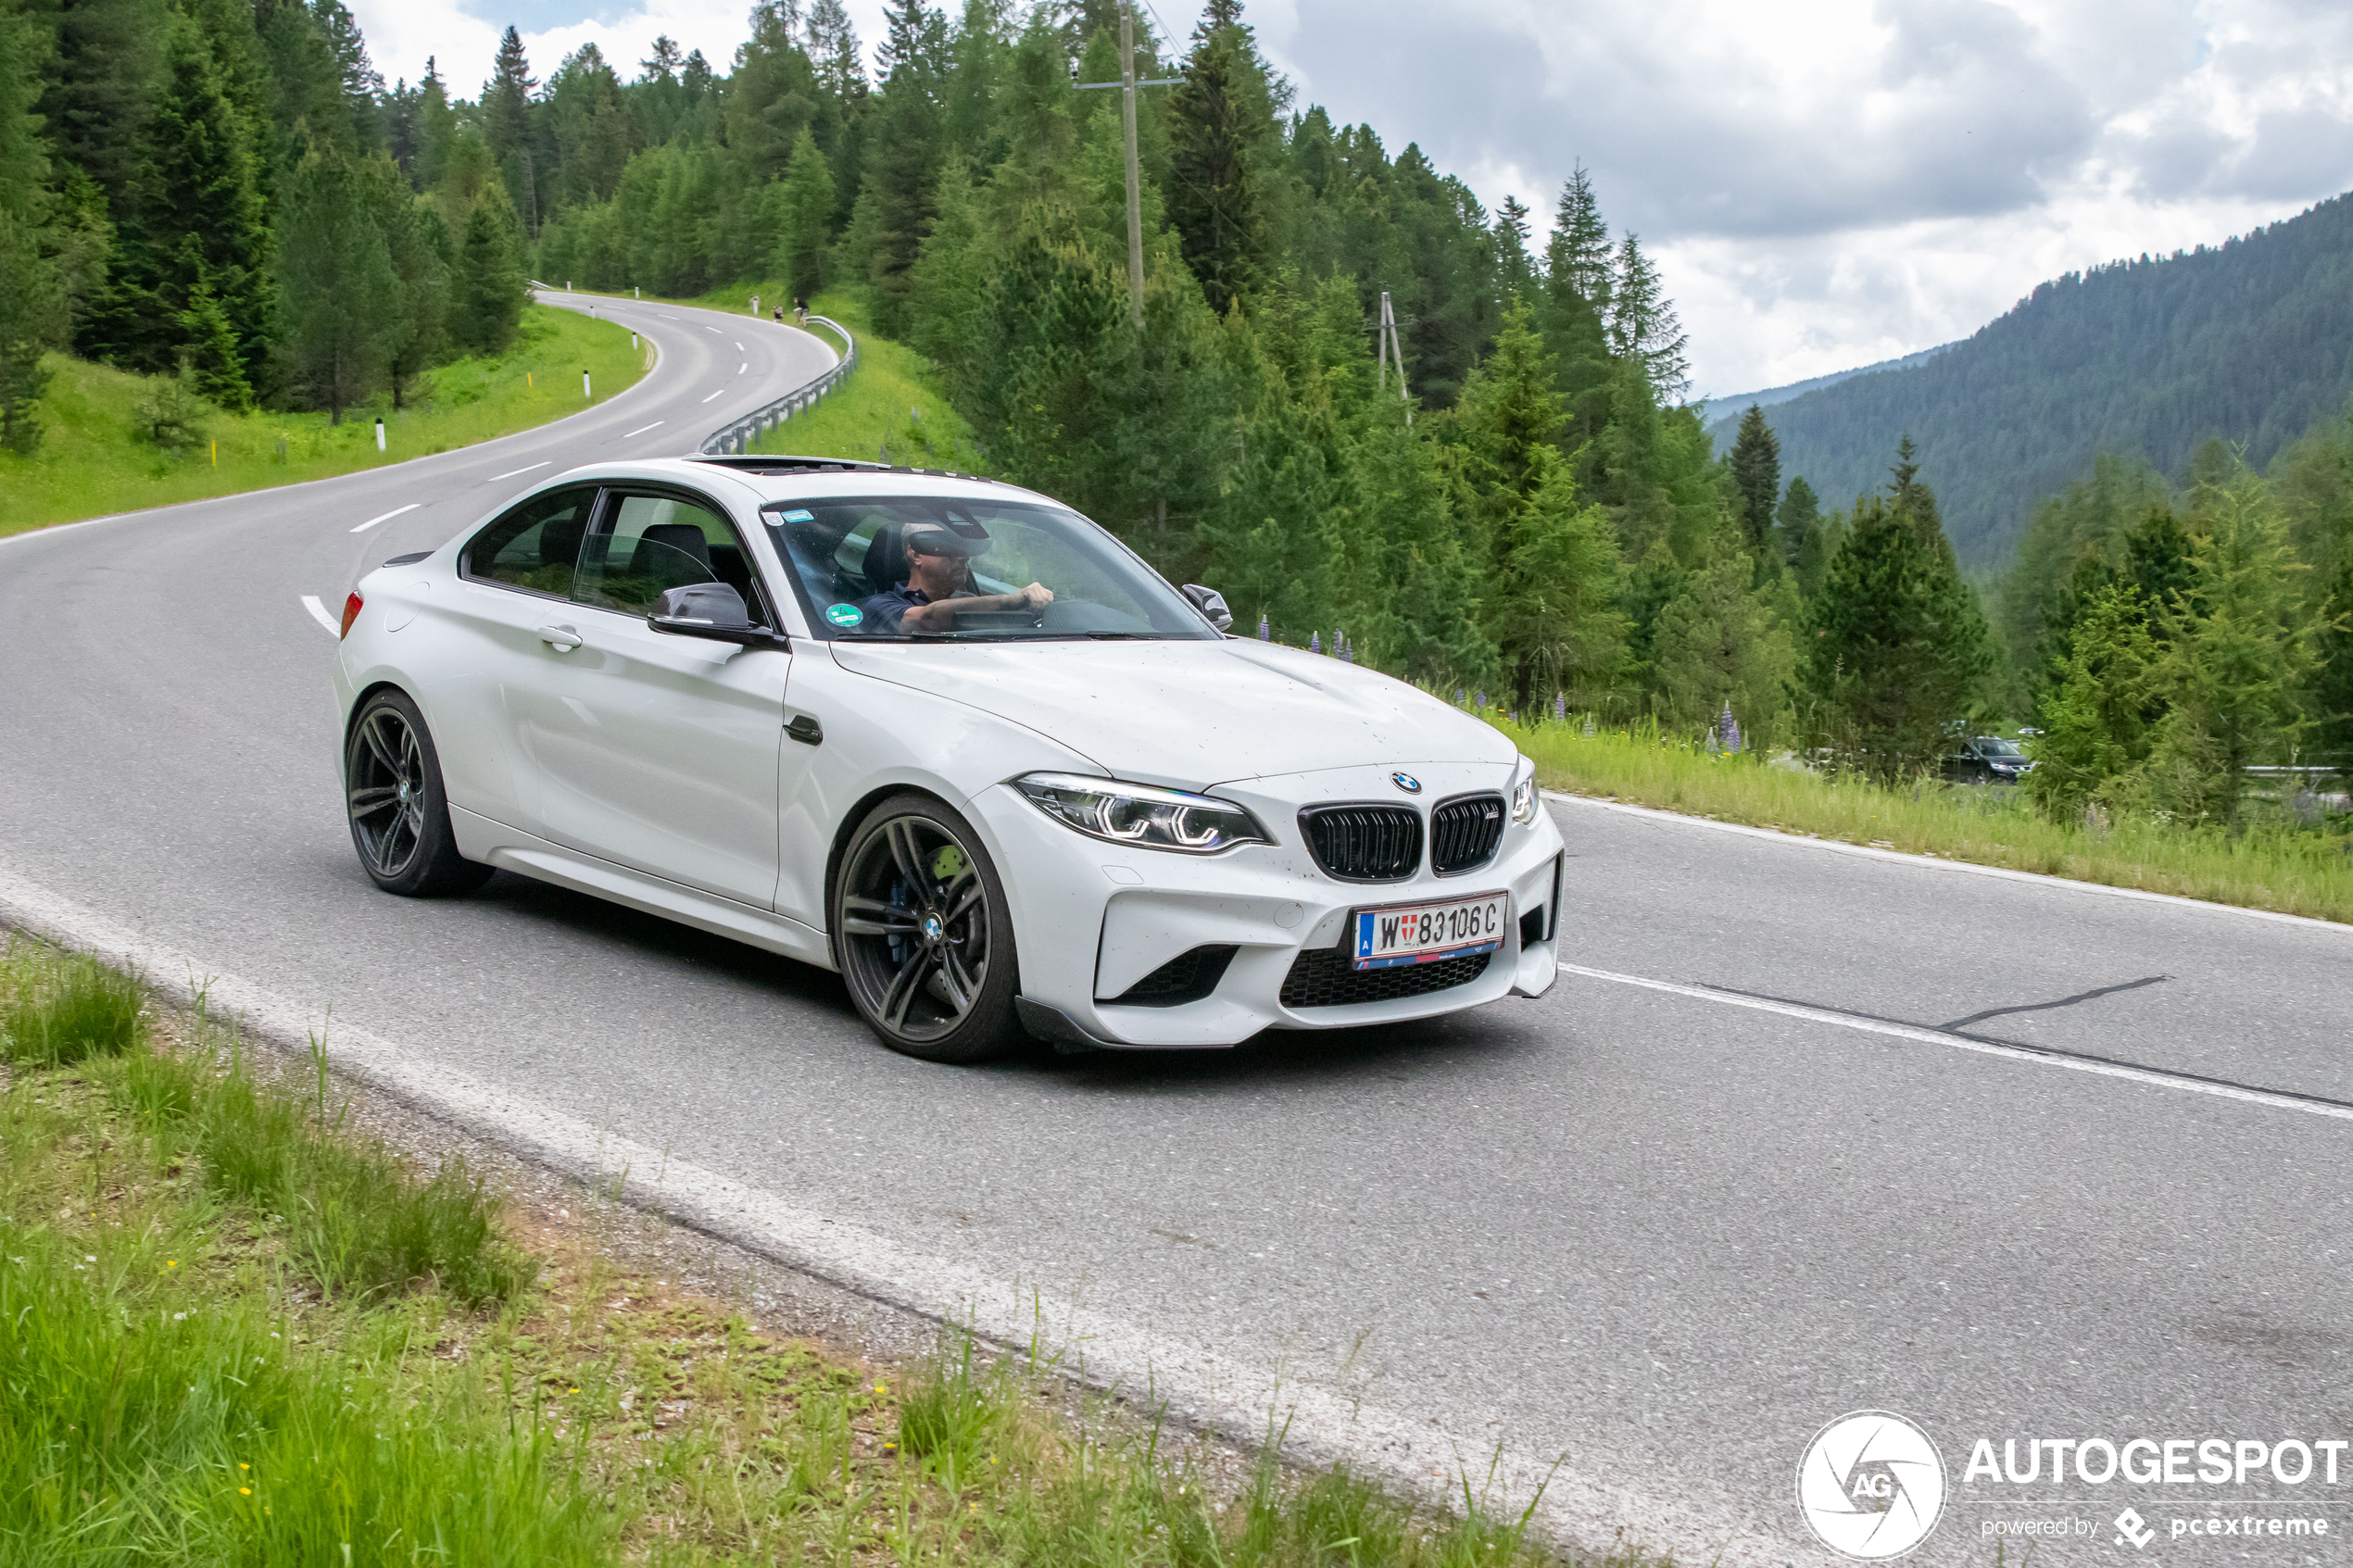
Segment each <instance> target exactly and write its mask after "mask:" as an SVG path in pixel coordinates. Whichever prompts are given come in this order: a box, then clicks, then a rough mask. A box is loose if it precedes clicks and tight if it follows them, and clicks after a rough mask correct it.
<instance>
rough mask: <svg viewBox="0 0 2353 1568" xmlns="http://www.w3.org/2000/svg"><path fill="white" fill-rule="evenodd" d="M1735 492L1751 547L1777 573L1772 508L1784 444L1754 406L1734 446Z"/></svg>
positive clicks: (1743, 418)
mask: <svg viewBox="0 0 2353 1568" xmlns="http://www.w3.org/2000/svg"><path fill="white" fill-rule="evenodd" d="M1727 467H1728V468H1730V470H1731V476H1732V489H1733V491H1734V493H1735V494H1736V495H1739V497H1740V503H1741V526H1742V528H1743V531H1744V533H1745V536H1746V538H1747V540H1748V547H1749V549H1750V550H1752V551H1753V552H1755V556H1756V558H1757V559H1758V561H1759V562H1761V563H1764V564H1766V565H1767V566H1768V567H1769V568H1772V569H1775V570H1778V568H1779V567H1780V559H1781V556H1780V551H1778V550H1776V549H1773V548H1771V547H1770V545H1771V542H1772V534H1773V508H1774V506H1775V503H1776V501H1777V499H1778V497H1779V496H1780V492H1781V444H1780V441H1779V440H1777V439H1776V438H1775V437H1774V434H1773V427H1772V426H1770V425H1768V424H1767V423H1766V422H1765V410H1764V409H1763V408H1759V407H1757V406H1756V405H1755V404H1754V403H1752V404H1750V405H1749V406H1748V412H1746V413H1744V414H1743V415H1742V416H1741V425H1740V433H1739V435H1738V436H1737V437H1735V438H1734V440H1733V442H1732V452H1731V458H1730V461H1729V463H1728V464H1727Z"/></svg>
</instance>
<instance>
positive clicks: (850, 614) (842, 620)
mask: <svg viewBox="0 0 2353 1568" xmlns="http://www.w3.org/2000/svg"><path fill="white" fill-rule="evenodd" d="M825 619H826V620H827V621H832V622H833V623H834V624H835V625H837V626H855V625H857V624H858V623H859V622H860V621H863V620H865V619H866V612H865V611H864V610H862V609H860V608H858V607H857V606H856V605H827V606H826V607H825Z"/></svg>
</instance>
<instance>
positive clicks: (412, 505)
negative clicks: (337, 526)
mask: <svg viewBox="0 0 2353 1568" xmlns="http://www.w3.org/2000/svg"><path fill="white" fill-rule="evenodd" d="M423 505H424V503H423V502H422V501H411V502H409V504H408V505H407V506H405V507H395V508H392V510H390V511H388V512H386V513H384V516H382V517H371V518H370V519H369V520H368V521H365V522H363V523H361V524H360V525H359V527H357V528H355V529H353V530H352V532H353V533H367V532H368V530H370V529H371V528H373V527H375V526H376V524H378V523H380V522H390V521H392V520H393V519H394V518H396V517H398V516H399V515H400V514H401V513H402V512H413V511H415V510H416V509H417V508H419V507H422V506H423Z"/></svg>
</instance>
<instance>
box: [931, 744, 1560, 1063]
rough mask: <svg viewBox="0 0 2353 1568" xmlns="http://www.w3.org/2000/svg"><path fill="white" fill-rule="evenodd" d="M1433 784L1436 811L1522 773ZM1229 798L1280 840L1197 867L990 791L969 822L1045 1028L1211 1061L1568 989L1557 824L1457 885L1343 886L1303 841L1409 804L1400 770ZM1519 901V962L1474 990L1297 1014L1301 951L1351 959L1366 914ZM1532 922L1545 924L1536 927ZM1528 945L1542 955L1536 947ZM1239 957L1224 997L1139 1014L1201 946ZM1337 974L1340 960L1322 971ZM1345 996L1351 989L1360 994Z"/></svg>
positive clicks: (1280, 781)
mask: <svg viewBox="0 0 2353 1568" xmlns="http://www.w3.org/2000/svg"><path fill="white" fill-rule="evenodd" d="M1408 766H1411V767H1412V768H1413V769H1414V771H1415V772H1416V774H1417V775H1418V776H1419V777H1420V778H1421V779H1422V781H1423V784H1424V786H1425V787H1424V793H1423V794H1422V796H1421V797H1419V798H1418V800H1416V802H1415V803H1416V804H1417V805H1420V806H1422V807H1423V809H1425V811H1426V810H1427V809H1428V803H1430V802H1435V801H1439V800H1442V799H1444V798H1446V797H1449V796H1452V795H1455V794H1462V793H1468V792H1470V791H1474V790H1501V791H1503V792H1504V793H1505V795H1506V796H1507V797H1508V794H1509V791H1510V787H1511V786H1510V780H1509V777H1508V770H1504V769H1498V768H1497V767H1496V766H1495V765H1494V764H1491V763H1488V764H1478V765H1441V764H1435V763H1428V762H1420V763H1409V764H1408ZM1214 793H1215V794H1216V795H1218V796H1219V797H1223V798H1227V799H1231V800H1238V801H1239V802H1241V803H1242V804H1243V805H1246V806H1248V807H1249V808H1250V809H1252V811H1253V812H1254V813H1255V814H1256V815H1257V817H1258V820H1259V821H1260V822H1262V823H1264V824H1265V827H1266V828H1267V830H1268V832H1269V833H1270V834H1272V835H1273V836H1274V837H1275V839H1276V841H1277V842H1276V843H1274V844H1273V845H1246V846H1243V847H1240V848H1238V849H1233V850H1229V851H1227V853H1225V854H1223V855H1215V856H1208V857H1200V858H1196V857H1193V856H1189V855H1178V854H1171V853H1167V852H1164V851H1156V850H1150V849H1132V848H1126V847H1121V846H1117V845H1112V844H1105V843H1103V842H1101V841H1100V840H1097V839H1093V838H1089V837H1088V836H1087V835H1085V834H1080V833H1076V832H1074V831H1073V830H1072V829H1070V828H1067V827H1065V826H1063V824H1061V823H1059V822H1054V821H1053V820H1051V818H1049V817H1048V816H1047V815H1046V814H1045V813H1044V812H1043V811H1040V810H1039V809H1038V808H1037V807H1036V806H1035V805H1033V804H1031V803H1030V801H1029V800H1028V799H1027V798H1026V797H1024V796H1023V795H1022V794H1021V793H1020V792H1019V791H1018V790H1016V789H1013V787H1012V786H1010V785H1006V784H1000V785H997V786H994V787H992V788H989V789H987V790H984V791H982V792H981V793H980V794H979V795H978V796H976V797H974V798H973V799H972V800H971V801H970V803H969V804H968V806H967V810H968V812H970V813H971V814H972V815H973V817H974V818H975V826H977V827H978V828H979V829H980V831H981V833H982V834H983V836H984V837H986V838H987V839H988V841H989V848H990V851H991V853H992V854H993V855H994V856H995V857H996V859H997V864H998V868H999V871H1000V873H1001V874H1002V876H1003V878H1004V882H1005V886H1006V896H1007V898H1008V900H1009V902H1010V903H1011V904H1012V906H1013V926H1014V932H1015V935H1016V938H1017V940H1018V943H1019V947H1020V953H1021V979H1022V995H1023V997H1025V998H1026V999H1027V1000H1028V1001H1029V1002H1030V1003H1031V1004H1032V1007H1031V1008H1029V1009H1026V1010H1025V1011H1026V1013H1028V1014H1030V1015H1031V1018H1032V1026H1033V1027H1034V1028H1037V1027H1039V1026H1040V1023H1041V1022H1043V1023H1045V1024H1047V1025H1049V1026H1050V1027H1048V1028H1046V1029H1041V1032H1051V1033H1056V1034H1062V1033H1063V1031H1062V1029H1061V1028H1060V1026H1059V1025H1056V1024H1052V1021H1051V1019H1047V1018H1045V1016H1044V1014H1043V1013H1042V1012H1040V1009H1051V1010H1052V1011H1053V1013H1055V1014H1059V1015H1060V1018H1061V1019H1062V1020H1063V1021H1066V1022H1068V1024H1069V1025H1071V1029H1070V1031H1069V1033H1068V1034H1067V1035H1064V1037H1065V1038H1066V1039H1070V1038H1072V1036H1076V1039H1075V1040H1073V1043H1078V1042H1079V1041H1084V1042H1089V1043H1093V1044H1097V1045H1105V1046H1128V1047H1157V1048H1168V1047H1177V1048H1182V1047H1218V1046H1231V1045H1237V1044H1239V1043H1240V1042H1241V1041H1243V1040H1246V1039H1248V1038H1250V1037H1251V1036H1252V1035H1255V1034H1257V1033H1259V1032H1260V1031H1261V1030H1264V1029H1270V1028H1271V1029H1339V1028H1348V1027H1353V1026H1360V1025H1364V1024H1370V1023H1393V1022H1401V1021H1403V1020H1408V1019H1416V1018H1431V1017H1436V1016H1438V1015H1441V1014H1443V1013H1450V1012H1457V1011H1460V1010H1463V1009H1465V1008H1470V1007H1477V1006H1478V1005H1479V1004H1480V1003H1482V1002H1491V1001H1495V1000H1498V999H1500V998H1502V997H1506V996H1526V997H1533V996H1541V994H1543V992H1544V991H1545V990H1546V989H1547V988H1548V987H1549V986H1550V985H1552V983H1553V979H1554V973H1555V970H1554V950H1555V940H1556V935H1557V933H1558V930H1559V924H1560V922H1559V912H1558V907H1557V906H1558V902H1559V898H1560V896H1561V895H1560V892H1559V891H1558V889H1559V886H1560V882H1561V879H1562V876H1563V872H1564V866H1563V858H1562V847H1561V839H1560V833H1559V830H1558V829H1556V828H1555V827H1554V825H1553V821H1552V817H1551V814H1550V813H1549V812H1545V811H1542V810H1539V812H1538V813H1537V817H1536V821H1535V822H1533V823H1531V824H1528V825H1525V826H1523V825H1521V824H1519V823H1507V824H1506V825H1505V828H1504V841H1503V844H1502V845H1501V847H1499V848H1498V849H1497V851H1496V854H1495V858H1494V859H1492V860H1491V861H1490V862H1488V864H1487V865H1486V866H1484V867H1482V868H1480V869H1479V870H1477V871H1473V872H1464V873H1462V874H1460V875H1455V876H1445V877H1441V876H1437V875H1434V874H1432V873H1431V872H1430V871H1429V869H1428V857H1427V854H1425V856H1424V863H1423V866H1422V868H1421V870H1420V872H1418V873H1417V874H1416V875H1415V876H1413V877H1411V878H1408V879H1406V880H1404V881H1401V882H1384V883H1377V884H1358V883H1344V882H1340V881H1336V880H1334V879H1333V878H1331V877H1329V876H1327V875H1326V874H1325V873H1324V872H1323V871H1322V869H1321V868H1319V867H1318V866H1317V865H1316V864H1315V859H1314V857H1313V856H1312V855H1311V854H1309V852H1308V850H1307V847H1306V845H1305V843H1304V841H1303V839H1302V834H1301V832H1300V828H1299V824H1298V821H1297V815H1298V811H1299V809H1300V808H1301V807H1302V806H1307V805H1313V804H1318V803H1322V802H1327V801H1342V800H1352V801H1353V800H1387V801H1398V800H1400V799H1401V798H1402V797H1400V795H1399V794H1398V791H1397V789H1396V787H1395V786H1394V785H1393V784H1391V783H1390V770H1389V769H1388V768H1387V767H1377V768H1351V769H1331V770H1324V771H1316V772H1313V773H1304V774H1296V775H1292V776H1290V777H1287V778H1274V779H1252V780H1250V781H1247V782H1246V783H1244V784H1236V785H1227V786H1222V787H1220V788H1218V789H1217V790H1215V791H1214ZM1497 891H1502V892H1504V893H1505V894H1507V895H1508V896H1509V897H1510V900H1511V909H1510V913H1509V917H1508V918H1507V920H1506V921H1505V922H1504V943H1503V947H1501V948H1500V949H1499V950H1498V951H1497V952H1496V953H1494V955H1493V956H1492V957H1491V958H1490V959H1489V960H1488V962H1487V964H1486V967H1485V969H1484V970H1483V972H1480V973H1478V975H1477V977H1476V978H1473V979H1470V980H1468V981H1466V982H1465V983H1463V984H1459V985H1449V986H1447V987H1446V988H1444V989H1441V990H1433V991H1428V992H1425V993H1423V994H1421V995H1417V996H1398V997H1391V998H1390V999H1386V1000H1375V1001H1365V1002H1343V1003H1340V1004H1339V1005H1326V1006H1318V1005H1307V1004H1302V1005H1290V1004H1287V1003H1286V1002H1285V1001H1284V1000H1283V996H1282V993H1283V989H1284V982H1285V980H1286V979H1287V978H1288V977H1289V976H1290V974H1291V971H1292V966H1293V965H1294V964H1295V963H1297V962H1298V961H1299V960H1300V958H1301V955H1302V953H1306V952H1310V951H1312V950H1314V949H1316V948H1325V949H1337V948H1338V947H1340V944H1341V943H1342V942H1343V941H1344V940H1345V937H1346V935H1347V927H1348V917H1349V912H1350V911H1351V910H1353V909H1361V908H1365V907H1368V906H1374V905H1388V904H1402V903H1413V902H1436V901H1439V900H1441V899H1448V898H1456V897H1471V896H1473V895H1475V894H1481V893H1492V892H1497ZM1531 911H1541V920H1538V921H1529V922H1524V921H1523V917H1525V916H1527V915H1529V913H1530V912H1531ZM1524 933H1525V935H1526V936H1527V938H1528V939H1527V940H1525V941H1523V934H1524ZM1199 947H1232V948H1233V949H1234V952H1233V955H1232V957H1231V959H1230V960H1228V961H1227V963H1226V965H1225V968H1224V971H1223V972H1222V973H1221V974H1219V975H1218V977H1217V979H1216V982H1215V985H1214V989H1211V990H1209V992H1208V994H1207V995H1204V996H1202V997H1199V999H1197V1000H1189V1001H1182V1002H1179V1003H1176V1005H1169V1006H1139V1005H1132V1004H1123V1003H1120V1002H1116V1001H1114V1000H1112V998H1115V997H1124V996H1126V995H1127V994H1128V993H1129V992H1130V990H1131V988H1132V987H1134V986H1135V985H1137V983H1138V982H1139V981H1141V980H1143V979H1144V978H1145V977H1146V976H1148V975H1151V974H1153V973H1154V972H1156V971H1159V970H1160V969H1161V968H1162V966H1163V965H1164V964H1167V963H1168V962H1170V960H1175V959H1177V958H1180V957H1181V956H1183V955H1185V954H1187V953H1189V952H1190V951H1192V950H1193V949H1195V948H1199ZM1310 961H1311V962H1313V963H1317V964H1325V965H1327V964H1328V962H1329V960H1310ZM1345 988H1346V987H1344V986H1343V989H1345Z"/></svg>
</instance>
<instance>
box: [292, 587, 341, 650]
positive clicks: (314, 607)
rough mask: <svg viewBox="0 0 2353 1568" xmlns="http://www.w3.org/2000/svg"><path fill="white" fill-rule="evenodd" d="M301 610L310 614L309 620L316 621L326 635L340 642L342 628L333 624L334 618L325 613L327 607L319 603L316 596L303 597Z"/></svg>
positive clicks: (307, 595) (306, 595)
mask: <svg viewBox="0 0 2353 1568" xmlns="http://www.w3.org/2000/svg"><path fill="white" fill-rule="evenodd" d="M302 608H305V609H307V610H308V611H309V612H310V619H311V620H313V621H317V622H318V623H319V624H320V625H321V626H324V627H325V628H326V629H327V635H329V636H330V637H333V638H335V639H336V640H337V641H341V640H342V638H343V628H342V627H340V626H338V625H336V624H335V618H334V617H333V616H332V615H329V614H328V613H327V607H326V606H325V605H322V604H321V603H320V602H319V596H318V595H316V594H305V595H303V596H302Z"/></svg>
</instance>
